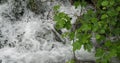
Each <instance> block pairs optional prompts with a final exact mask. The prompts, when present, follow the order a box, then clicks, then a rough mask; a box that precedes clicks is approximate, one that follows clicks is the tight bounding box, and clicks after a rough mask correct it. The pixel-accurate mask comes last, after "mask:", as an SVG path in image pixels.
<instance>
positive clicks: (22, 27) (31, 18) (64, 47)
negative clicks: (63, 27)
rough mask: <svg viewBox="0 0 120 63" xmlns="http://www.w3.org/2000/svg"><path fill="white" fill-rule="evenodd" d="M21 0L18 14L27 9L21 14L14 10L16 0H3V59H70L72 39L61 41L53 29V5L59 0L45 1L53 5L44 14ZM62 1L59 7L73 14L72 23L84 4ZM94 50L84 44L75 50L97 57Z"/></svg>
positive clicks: (31, 62) (54, 62)
mask: <svg viewBox="0 0 120 63" xmlns="http://www.w3.org/2000/svg"><path fill="white" fill-rule="evenodd" d="M42 1H43V2H44V0H42ZM45 1H46V0H45ZM20 2H22V6H20V7H19V9H18V10H19V11H17V12H15V13H16V14H17V16H18V15H19V12H20V13H21V12H22V10H21V9H24V14H23V15H19V16H18V17H16V14H14V12H13V9H14V7H15V6H14V5H15V4H14V0H8V1H7V2H6V3H3V4H0V63H66V62H67V61H69V60H71V59H72V58H73V52H72V45H71V42H70V41H66V44H63V42H59V41H58V40H56V34H55V32H53V31H55V29H54V25H55V22H54V21H53V16H54V13H53V12H54V11H53V10H51V9H52V7H53V6H54V5H56V4H59V1H57V0H56V1H55V2H53V3H52V2H50V1H49V0H48V1H47V2H46V3H45V4H47V5H48V6H50V7H49V8H48V9H47V10H46V12H45V13H44V15H41V14H39V15H36V14H35V13H34V12H32V11H30V10H29V9H27V8H26V7H25V6H26V2H23V0H20ZM60 4H61V7H60V10H59V11H60V12H65V13H66V14H68V15H69V16H70V17H71V18H72V20H71V23H74V22H75V20H76V19H77V17H76V16H74V15H80V14H81V7H79V8H77V9H75V7H74V6H72V5H70V3H69V2H68V1H67V2H60ZM64 4H65V5H64ZM66 5H67V6H66ZM18 6H19V5H18ZM15 9H16V8H15ZM50 10H51V11H50ZM83 11H84V10H83ZM49 13H50V14H49ZM83 13H84V12H83ZM48 14H49V18H48V16H47V15H48ZM17 18H19V19H17ZM47 18H48V19H47ZM94 53H95V52H94V51H93V52H91V53H89V52H87V51H85V50H84V49H83V47H82V48H81V49H80V50H78V51H76V56H77V58H78V59H80V60H95V57H94Z"/></svg>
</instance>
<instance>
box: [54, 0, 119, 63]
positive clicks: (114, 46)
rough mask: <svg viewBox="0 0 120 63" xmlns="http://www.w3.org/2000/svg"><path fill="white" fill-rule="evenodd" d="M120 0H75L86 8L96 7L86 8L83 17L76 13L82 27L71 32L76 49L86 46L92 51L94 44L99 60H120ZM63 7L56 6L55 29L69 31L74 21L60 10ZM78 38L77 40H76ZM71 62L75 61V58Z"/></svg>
mask: <svg viewBox="0 0 120 63" xmlns="http://www.w3.org/2000/svg"><path fill="white" fill-rule="evenodd" d="M119 3H120V0H109V1H108V0H90V2H89V1H87V0H75V1H74V5H75V7H76V8H77V7H78V6H79V5H81V6H82V7H86V6H87V5H92V6H93V8H94V10H93V9H89V10H87V12H86V13H84V14H83V15H82V16H77V17H78V19H77V21H76V22H77V23H79V24H80V27H79V28H76V29H75V30H74V31H71V32H68V33H67V35H68V36H69V37H70V39H71V40H73V41H74V42H73V44H72V45H73V52H75V51H76V50H78V49H80V48H81V46H82V45H84V49H85V50H87V51H91V49H92V48H93V47H95V50H96V53H95V56H96V62H97V63H110V61H111V58H113V57H115V58H118V59H120V50H119V49H120V4H119ZM59 7H60V6H58V5H57V6H55V7H54V10H55V11H56V12H55V16H54V21H56V28H57V29H62V28H66V29H68V30H70V29H71V28H72V24H71V22H70V17H68V15H67V14H65V13H64V12H58V9H59ZM75 39H77V40H75ZM71 63H75V61H72V62H71Z"/></svg>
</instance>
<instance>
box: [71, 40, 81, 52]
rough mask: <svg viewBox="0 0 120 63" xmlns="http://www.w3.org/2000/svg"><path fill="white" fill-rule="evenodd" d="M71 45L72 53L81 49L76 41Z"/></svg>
mask: <svg viewBox="0 0 120 63" xmlns="http://www.w3.org/2000/svg"><path fill="white" fill-rule="evenodd" d="M72 45H73V51H76V50H79V49H80V48H81V46H82V42H80V41H76V42H74V43H73V44H72Z"/></svg>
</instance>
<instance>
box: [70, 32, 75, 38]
mask: <svg viewBox="0 0 120 63" xmlns="http://www.w3.org/2000/svg"><path fill="white" fill-rule="evenodd" d="M74 36H75V32H71V33H70V34H69V37H70V40H73V39H74Z"/></svg>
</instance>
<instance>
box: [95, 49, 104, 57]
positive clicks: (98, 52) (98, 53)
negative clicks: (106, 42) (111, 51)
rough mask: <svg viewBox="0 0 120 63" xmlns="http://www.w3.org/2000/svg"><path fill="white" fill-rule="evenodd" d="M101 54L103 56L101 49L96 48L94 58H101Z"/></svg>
mask: <svg viewBox="0 0 120 63" xmlns="http://www.w3.org/2000/svg"><path fill="white" fill-rule="evenodd" d="M103 54H104V51H103V49H101V48H98V49H97V51H96V54H95V56H96V57H101V56H103Z"/></svg>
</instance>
